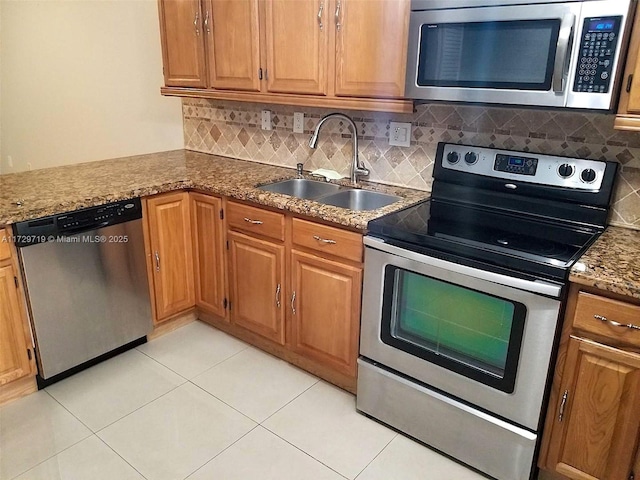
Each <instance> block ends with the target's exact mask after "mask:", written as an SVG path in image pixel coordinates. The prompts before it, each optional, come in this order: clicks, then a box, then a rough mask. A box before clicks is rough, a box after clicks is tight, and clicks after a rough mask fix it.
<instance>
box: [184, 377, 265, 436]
mask: <svg viewBox="0 0 640 480" xmlns="http://www.w3.org/2000/svg"><path fill="white" fill-rule="evenodd" d="M188 383H190V384H191V385H193V386H194V387H196V388H198V389H200V390H202V391H203V392H204V393H206V394H207V395H209V396H211V397H213V398H215V399H216V400H218V401H219V402H220V403H224V404H225V405H226V406H227V407H229V408H231V409H232V410H233V411H235V412H238V413H239V414H240V415H242V416H243V417H245V418H247V419H249V420H251V421H252V422H253V423H255V424H256V425H260V422H256V421H255V420H254V419H253V418H251V417H250V416H249V415H247V414H246V413H243V412H241V411H240V410H238V409H237V408H236V407H234V406H233V405H229V404H228V403H227V402H225V401H224V400H222V399H221V398H218V397H217V396H216V395H214V394H213V393H211V392H209V391H208V390H205V389H204V388H202V387H201V386H200V385H198V384H196V383H193V382H192V381H190V380H189V381H188Z"/></svg>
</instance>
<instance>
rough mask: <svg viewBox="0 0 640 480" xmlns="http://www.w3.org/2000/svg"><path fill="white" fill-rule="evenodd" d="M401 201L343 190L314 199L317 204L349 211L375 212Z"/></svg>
mask: <svg viewBox="0 0 640 480" xmlns="http://www.w3.org/2000/svg"><path fill="white" fill-rule="evenodd" d="M398 200H401V198H400V197H396V196H395V195H387V194H386V193H378V192H372V191H370V190H344V191H342V192H338V193H334V194H332V195H326V196H324V197H321V198H318V199H316V201H317V202H320V203H323V204H325V205H333V206H334V207H342V208H349V209H351V210H375V209H377V208H382V207H386V206H387V205H391V204H392V203H394V202H397V201H398Z"/></svg>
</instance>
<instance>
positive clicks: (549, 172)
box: [436, 144, 607, 191]
mask: <svg viewBox="0 0 640 480" xmlns="http://www.w3.org/2000/svg"><path fill="white" fill-rule="evenodd" d="M436 162H440V164H441V165H442V167H443V168H446V169H449V170H456V171H460V172H465V173H470V174H474V175H483V176H489V177H494V178H503V179H505V180H517V181H520V182H528V183H536V184H539V185H549V186H555V187H564V188H575V189H579V190H589V191H596V190H599V189H600V185H601V184H602V178H603V176H604V172H605V169H606V166H607V164H606V163H605V162H601V161H599V160H586V159H582V158H567V157H558V156H554V155H543V154H533V153H529V152H512V151H509V150H499V149H495V148H483V147H471V146H468V145H454V144H447V145H445V146H444V150H443V155H442V158H438V159H436Z"/></svg>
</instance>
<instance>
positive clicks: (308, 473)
mask: <svg viewBox="0 0 640 480" xmlns="http://www.w3.org/2000/svg"><path fill="white" fill-rule="evenodd" d="M484 478H485V477H483V476H481V475H479V474H477V473H475V472H473V471H471V470H469V469H467V468H465V467H463V466H461V465H459V464H458V463H456V462H453V461H452V460H450V459H448V458H446V457H443V456H441V455H439V454H438V453H436V452H434V451H432V450H430V449H428V448H426V447H424V446H422V445H420V444H418V443H416V442H413V441H412V440H410V439H408V438H406V437H404V436H403V435H399V434H397V433H396V432H394V431H393V430H391V429H388V428H386V427H385V426H383V425H381V424H379V423H377V422H375V421H372V420H370V419H368V418H367V417H365V416H363V415H360V414H359V413H357V412H356V410H355V397H354V396H353V395H351V394H349V393H346V392H344V391H343V390H340V389H338V388H336V387H334V386H332V385H329V384H327V383H325V382H323V381H321V380H318V379H317V378H316V377H314V376H312V375H310V374H308V373H306V372H304V371H302V370H299V369H297V368H295V367H293V366H291V365H289V364H287V363H286V362H283V361H281V360H279V359H277V358H275V357H272V356H270V355H268V354H266V353H264V352H262V351H260V350H257V349H255V348H253V347H250V346H249V345H247V344H245V343H243V342H240V341H239V340H237V339H235V338H233V337H230V336H228V335H226V334H224V333H222V332H220V331H218V330H215V329H213V328H211V327H209V326H208V325H206V324H203V323H200V322H195V323H192V324H189V325H187V326H185V327H182V328H181V329H179V330H176V331H175V332H172V333H169V334H167V335H165V336H163V337H160V338H158V339H156V340H153V341H151V342H149V343H147V344H145V345H142V346H140V347H138V348H137V349H134V350H131V351H129V352H126V353H124V354H122V355H119V356H118V357H115V358H113V359H110V360H108V361H106V362H104V363H101V364H99V365H96V366H95V367H92V368H91V369H89V370H86V371H84V372H82V373H79V374H77V375H75V376H73V377H70V378H68V379H66V380H63V381H62V382H59V383H57V384H55V385H52V386H50V387H49V388H47V389H45V390H44V391H40V392H38V393H35V394H33V395H30V396H28V397H25V398H23V399H20V400H18V401H16V402H14V403H11V404H9V405H6V406H4V407H2V408H0V480H12V479H20V480H88V479H91V480H144V479H147V480H183V479H189V480H213V479H215V480H253V479H256V480H307V479H308V480H344V479H358V480H482V479H484Z"/></svg>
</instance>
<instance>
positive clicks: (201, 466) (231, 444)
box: [184, 423, 260, 480]
mask: <svg viewBox="0 0 640 480" xmlns="http://www.w3.org/2000/svg"><path fill="white" fill-rule="evenodd" d="M259 427H260V424H259V423H256V424H255V425H254V426H253V427H252V428H251V429H250V430H249V431H248V432H246V433H244V434H243V435H241V436H240V437H238V439H237V440H234V441H233V442H232V443H230V444H229V445H227V446H226V447H225V448H223V449H222V450H220V451H219V452H218V453H216V454H215V455H214V456H213V457H211V458H210V459H209V460H207V461H206V462H204V463H203V464H202V465H200V466H199V467H198V468H196V469H195V470H194V471H192V472H191V473H189V474H188V475H187V476H186V477H184V480H187V479H188V478H189V477H190V476H192V475H193V474H194V473H196V472H197V471H198V470H200V469H202V468H204V467H205V466H206V465H207V464H209V463H211V462H212V461H213V460H214V459H216V458H218V457H219V456H220V455H222V454H223V453H224V452H226V451H227V450H229V449H230V448H231V447H232V446H234V445H235V444H236V443H238V442H239V441H240V440H242V439H243V438H244V437H246V436H247V435H249V434H250V433H251V432H253V431H254V430H255V429H256V428H259Z"/></svg>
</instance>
